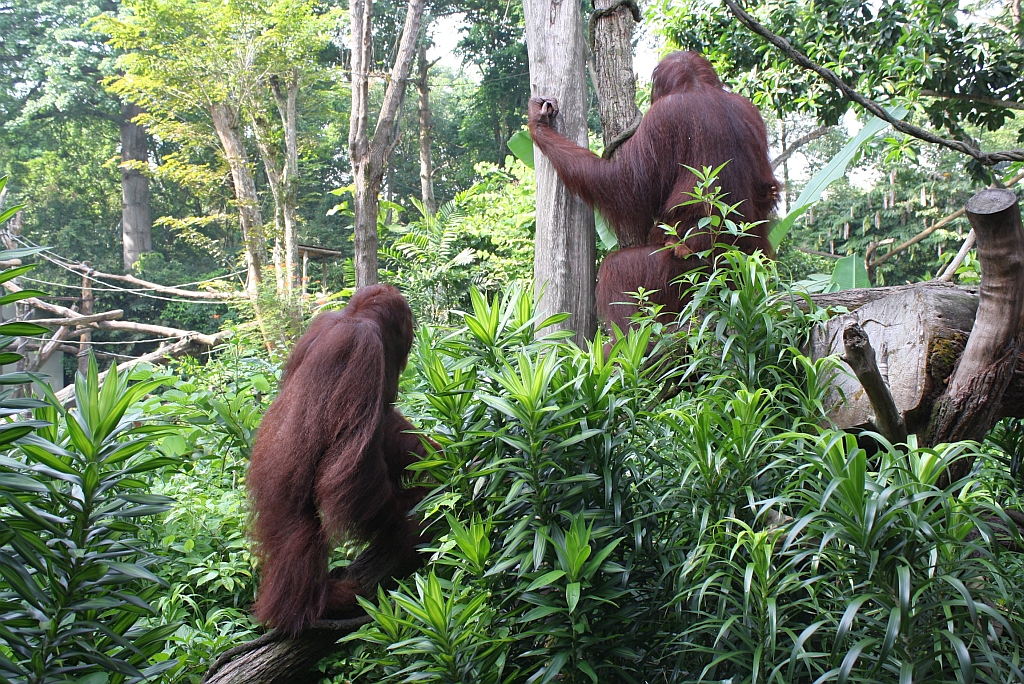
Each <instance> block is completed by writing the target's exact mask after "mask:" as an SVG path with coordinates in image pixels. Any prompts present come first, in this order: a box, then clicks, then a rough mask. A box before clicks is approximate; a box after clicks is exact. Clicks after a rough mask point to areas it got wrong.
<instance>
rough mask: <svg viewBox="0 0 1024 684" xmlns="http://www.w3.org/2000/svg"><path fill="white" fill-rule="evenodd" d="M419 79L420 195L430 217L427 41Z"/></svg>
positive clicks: (431, 181) (423, 43)
mask: <svg viewBox="0 0 1024 684" xmlns="http://www.w3.org/2000/svg"><path fill="white" fill-rule="evenodd" d="M416 59H417V61H418V63H419V70H420V73H419V78H418V79H417V80H416V88H417V89H418V90H419V93H420V107H419V114H420V195H421V196H422V198H423V208H424V209H426V211H427V213H428V214H430V215H431V216H432V215H434V214H435V213H437V201H436V200H435V199H434V163H433V160H432V159H431V157H430V142H431V140H430V138H431V131H432V129H433V124H432V123H431V120H430V64H428V63H427V41H426V40H425V39H424V40H421V41H420V49H419V54H418V55H417V57H416Z"/></svg>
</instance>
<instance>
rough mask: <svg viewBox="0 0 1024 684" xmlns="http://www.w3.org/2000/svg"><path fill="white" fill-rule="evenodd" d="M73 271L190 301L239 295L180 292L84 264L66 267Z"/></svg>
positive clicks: (223, 298) (238, 295)
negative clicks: (91, 267) (96, 269)
mask: <svg viewBox="0 0 1024 684" xmlns="http://www.w3.org/2000/svg"><path fill="white" fill-rule="evenodd" d="M68 268H70V269H71V270H73V271H78V272H80V273H83V274H85V275H87V277H88V278H90V279H91V280H95V281H96V282H102V281H100V280H98V278H107V279H109V280H120V281H121V282H125V283H131V284H132V285H138V286H139V287H144V288H146V289H147V290H153V291H155V292H163V293H165V294H172V295H176V296H178V297H190V298H192V299H216V300H220V301H223V300H227V299H238V298H239V297H241V296H242V295H241V294H238V293H235V292H196V291H195V290H182V289H180V288H177V287H170V286H168V285H158V284H157V283H151V282H149V281H148V280H142V279H141V278H136V277H135V276H132V275H115V274H113V273H101V272H99V271H94V270H92V269H90V268H89V267H88V266H86V265H85V264H71V265H70V266H68Z"/></svg>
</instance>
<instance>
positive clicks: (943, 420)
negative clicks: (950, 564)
mask: <svg viewBox="0 0 1024 684" xmlns="http://www.w3.org/2000/svg"><path fill="white" fill-rule="evenodd" d="M967 218H968V220H969V221H970V222H971V227H972V228H973V229H974V232H975V234H976V235H977V240H978V261H979V262H980V263H981V289H980V292H979V302H978V314H977V317H976V318H975V321H974V328H973V329H972V330H971V336H970V338H968V340H967V346H966V347H965V348H964V353H963V355H962V356H961V357H960V361H959V362H958V364H957V367H956V371H955V372H954V373H953V377H952V378H950V380H949V384H948V385H947V387H946V391H945V392H944V393H943V394H942V396H940V397H939V399H938V401H936V402H935V407H934V408H933V409H932V420H931V424H930V425H929V426H928V439H927V443H928V444H937V443H939V442H952V441H955V440H962V439H973V440H979V441H980V440H981V439H983V438H984V436H985V434H986V433H987V432H988V431H989V429H991V427H992V425H993V424H994V423H995V421H996V420H997V418H998V416H997V411H998V409H999V406H1000V405H1001V404H1002V399H1003V395H1004V393H1005V392H1006V389H1007V387H1008V386H1009V384H1010V381H1011V380H1012V379H1013V376H1014V369H1015V366H1016V363H1017V359H1018V357H1019V356H1020V353H1021V351H1022V349H1024V227H1022V225H1021V215H1020V204H1019V203H1018V201H1017V197H1016V195H1014V193H1013V191H1012V190H1007V189H1005V188H998V189H997V188H992V189H988V190H982V191H981V192H979V193H978V194H977V195H975V196H974V197H972V198H971V199H970V201H969V202H968V203H967ZM955 465H956V471H955V472H950V473H949V477H950V479H951V480H955V479H957V478H958V477H961V476H963V475H965V474H966V473H967V472H968V471H969V470H970V467H971V464H970V462H968V461H967V460H961V461H958V462H957V463H956V464H955Z"/></svg>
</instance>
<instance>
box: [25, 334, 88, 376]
mask: <svg viewBox="0 0 1024 684" xmlns="http://www.w3.org/2000/svg"><path fill="white" fill-rule="evenodd" d="M69 332H71V328H70V327H67V326H62V327H61V328H60V329H58V330H57V331H56V332H54V333H53V336H52V337H50V339H49V341H47V342H46V344H44V345H42V346H41V347H40V349H39V355H38V356H37V357H36V359H35V361H33V362H32V366H31V370H32V371H33V372H35V371H38V370H39V369H40V368H42V367H43V364H45V363H46V362H47V361H48V360H49V359H50V357H51V356H52V355H53V352H55V351H57V350H58V349H60V348H61V347H63V346H64V345H62V344H61V342H62V341H63V340H64V338H65V337H67V336H68V333H69ZM77 352H78V349H75V353H77Z"/></svg>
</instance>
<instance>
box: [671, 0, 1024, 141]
mask: <svg viewBox="0 0 1024 684" xmlns="http://www.w3.org/2000/svg"><path fill="white" fill-rule="evenodd" d="M747 11H748V12H750V13H752V14H753V15H754V17H755V18H756V19H757V20H758V21H759V22H761V23H762V24H763V25H765V26H767V27H768V28H769V29H771V30H772V31H774V32H775V33H777V34H779V35H781V36H782V37H783V38H785V39H786V40H788V41H789V43H790V44H791V45H792V46H793V47H794V48H795V49H797V50H799V51H800V52H802V53H803V54H805V55H807V56H808V57H810V58H811V59H812V60H813V61H815V62H817V63H819V64H823V65H825V66H828V67H829V68H830V69H832V70H833V71H834V72H836V73H837V74H839V76H840V77H841V78H843V79H844V80H845V81H846V83H848V84H850V85H851V86H853V87H855V88H856V89H857V90H858V91H860V92H861V93H865V94H869V95H870V96H872V97H875V98H876V99H883V100H884V99H886V98H900V99H906V100H910V101H912V102H913V103H914V105H915V109H917V110H918V113H919V114H918V115H919V116H921V115H923V117H922V118H926V119H927V120H928V122H929V123H930V124H931V125H932V126H934V127H943V128H946V129H947V130H948V131H949V132H950V133H951V134H953V136H954V137H956V136H958V135H960V134H962V133H963V131H964V128H966V127H967V125H968V124H970V125H973V126H978V127H984V128H987V129H988V130H992V131H994V130H998V129H999V128H1001V127H1003V126H1004V125H1006V124H1007V123H1008V122H1010V121H1013V111H1012V110H1011V109H1009V108H1006V107H1002V106H1000V105H999V104H998V101H999V100H1005V101H1009V102H1019V101H1020V100H1021V91H1022V88H1024V80H1022V79H1021V78H1020V74H1021V73H1022V68H1021V67H1022V65H1024V49H1022V48H1021V44H1020V42H1019V34H1020V25H1019V20H1018V19H1016V18H1014V16H1013V9H1012V3H995V4H990V3H985V2H967V3H957V2H952V1H950V0H946V1H940V2H936V1H934V0H896V1H893V2H886V3H883V4H877V3H870V2H864V1H861V0H852V1H848V2H835V3H829V4H827V5H821V4H820V3H812V2H803V1H801V0H773V1H772V2H762V3H757V4H756V6H755V5H750V6H748V7H747ZM651 13H652V15H653V18H654V19H655V20H656V21H657V22H658V23H659V24H660V27H661V30H662V32H663V33H664V35H665V36H666V37H667V38H668V40H669V43H670V45H671V46H672V47H679V48H684V49H685V48H690V49H698V50H701V51H702V52H705V53H707V54H709V56H710V57H711V59H712V61H713V62H714V63H715V66H716V67H717V68H718V69H719V72H720V73H727V74H736V75H737V78H738V79H739V88H740V90H741V91H743V92H744V93H745V94H747V95H748V96H751V97H752V98H753V99H754V102H755V103H756V104H758V105H759V106H761V107H764V108H770V109H773V110H775V111H777V112H783V111H788V112H792V111H801V112H805V113H810V114H813V115H814V116H815V117H816V118H817V119H819V120H820V121H823V122H825V123H830V124H834V123H836V122H837V121H838V120H839V119H840V118H841V117H842V114H843V112H845V111H846V109H847V106H848V103H847V101H846V100H845V99H844V98H843V96H842V94H841V93H840V92H839V91H838V90H836V89H834V88H833V87H832V86H831V85H830V84H828V83H827V82H825V81H824V80H823V79H821V78H819V77H818V76H817V75H815V74H813V73H811V72H810V71H806V70H804V69H802V68H800V67H798V66H797V65H795V64H794V63H792V62H791V61H789V59H788V58H787V57H786V56H785V55H784V54H783V53H782V52H780V51H779V50H777V49H776V48H774V47H772V46H770V45H769V44H767V43H766V42H764V41H762V40H761V39H760V38H758V37H756V36H755V35H754V34H753V33H751V32H750V31H748V30H747V29H746V28H745V27H743V26H742V25H741V24H740V23H739V22H738V21H735V20H733V18H732V15H731V14H730V13H729V12H728V10H727V9H726V8H725V7H724V6H722V5H721V4H720V3H716V2H707V1H706V0H688V1H687V2H682V3H674V2H672V3H670V2H662V3H658V4H656V5H655V6H654V8H653V9H652V12H651ZM1006 27H1010V28H1006ZM956 93H970V96H968V97H964V98H959V97H956V96H955V95H954V94H956ZM935 94H938V95H939V97H932V95H935ZM979 96H980V97H979ZM976 97H978V98H979V99H975V98H976ZM1018 123H1019V122H1018Z"/></svg>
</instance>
